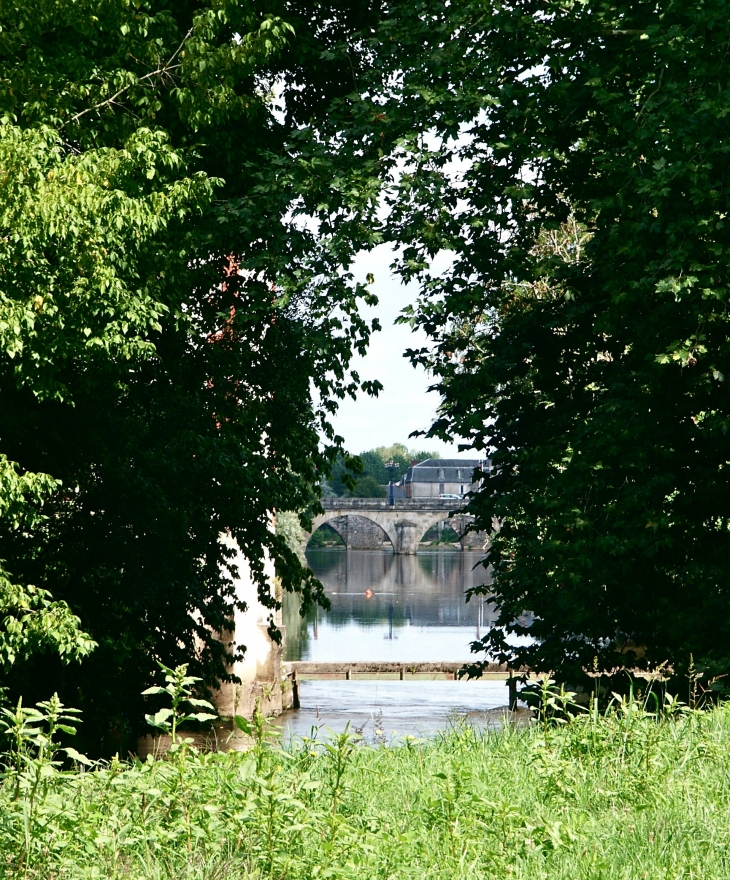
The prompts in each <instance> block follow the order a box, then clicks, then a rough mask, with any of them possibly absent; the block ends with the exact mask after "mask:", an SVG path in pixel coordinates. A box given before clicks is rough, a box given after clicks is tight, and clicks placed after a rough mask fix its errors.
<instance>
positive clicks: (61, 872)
mask: <svg viewBox="0 0 730 880" xmlns="http://www.w3.org/2000/svg"><path fill="white" fill-rule="evenodd" d="M454 686H455V687H468V685H458V684H457V685H454ZM558 700H559V695H558ZM653 706H654V703H653V701H649V704H648V707H649V708H651V707H653ZM666 708H667V713H666V714H665V715H664V717H659V718H657V716H656V715H652V714H650V713H649V712H647V711H646V710H647V706H644V705H642V704H641V703H630V702H623V703H619V704H617V705H614V706H613V707H612V709H611V710H610V711H609V712H608V713H607V714H606V715H605V716H599V715H597V714H586V715H582V716H579V717H578V718H575V719H573V720H572V721H571V722H570V723H568V724H565V725H563V726H553V725H550V724H545V725H542V724H538V725H533V726H531V727H529V728H526V729H524V728H523V729H514V728H510V727H505V728H503V729H501V730H486V731H483V732H478V731H475V730H474V729H472V728H470V727H468V726H462V725H458V724H457V725H456V726H455V727H454V729H453V730H451V731H450V732H447V733H445V734H443V735H441V736H439V737H437V738H436V739H435V740H432V741H418V740H414V739H412V738H410V739H409V738H405V739H403V738H401V739H400V741H399V743H398V744H397V745H392V746H388V745H385V744H383V742H382V741H383V739H384V734H383V733H382V732H380V731H372V730H370V731H368V733H369V734H370V735H371V736H372V735H373V733H374V735H375V739H376V743H375V744H373V745H370V746H357V745H356V738H355V737H353V736H351V735H349V736H348V734H344V735H340V736H332V737H331V738H329V739H327V737H326V736H325V735H324V734H321V735H320V738H318V740H317V741H312V740H305V741H304V742H299V743H296V744H294V745H293V746H292V747H287V748H281V747H280V746H277V745H276V744H275V743H274V744H273V745H267V743H266V742H265V740H264V736H265V731H264V728H263V725H262V724H261V721H260V719H258V725H256V726H254V727H253V728H252V729H251V728H247V729H248V730H249V731H250V733H251V734H252V741H250V743H249V745H250V747H249V749H248V751H245V752H229V753H227V754H225V753H220V752H218V753H212V754H206V753H202V754H199V753H196V752H194V751H190V750H189V749H188V748H187V747H186V746H182V747H181V746H180V745H179V743H178V749H177V751H176V752H175V753H174V754H173V755H172V756H170V757H169V758H168V759H167V760H152V759H151V758H150V759H148V760H146V761H139V760H138V761H134V762H126V761H120V760H118V759H114V760H112V761H111V763H108V764H99V765H97V766H95V767H88V766H87V767H86V768H85V772H76V771H70V770H67V771H60V770H59V768H58V767H54V766H53V764H52V763H51V761H52V758H53V755H52V746H50V745H49V742H48V732H49V726H50V723H51V722H50V721H48V720H45V721H44V719H49V716H50V715H51V714H52V713H53V712H55V713H56V714H55V715H53V716H52V718H55V719H56V723H57V722H58V721H59V717H58V716H59V713H60V714H61V715H63V714H64V713H63V711H62V710H60V709H59V707H57V706H56V707H55V708H54V706H52V705H50V704H46V705H45V706H42V707H40V708H39V710H38V713H37V714H38V717H37V718H36V720H35V722H30V721H29V722H28V724H27V728H30V729H33V730H41V731H42V736H41V737H40V740H39V742H38V744H37V745H36V746H33V745H30V744H29V742H28V740H29V739H32V737H31V735H30V734H29V732H28V730H26V733H25V737H24V736H23V735H21V736H20V737H18V738H16V740H15V741H14V746H13V749H12V750H11V752H10V753H9V754H7V755H6V756H5V760H6V762H7V764H8V767H7V771H6V774H5V779H4V781H3V783H2V785H1V786H0V811H2V815H3V822H2V823H0V860H2V865H3V874H4V876H6V877H11V878H12V877H24V878H28V880H34V878H47V877H56V878H59V880H61V878H73V880H81V878H97V877H98V878H101V877H103V878H134V880H138V878H139V880H142V878H150V880H151V878H163V877H185V878H186V880H193V878H200V880H203V878H206V880H212V878H219V877H221V878H222V877H229V876H240V877H247V878H252V880H253V878H256V880H258V878H264V877H287V878H291V880H298V878H302V880H304V878H313V877H337V878H350V877H352V878H356V877H357V878H360V877H367V878H372V880H388V878H393V877H398V878H411V877H412V878H434V880H436V878H443V880H454V878H470V880H471V878H477V880H481V878H484V880H487V878H493V877H514V878H522V880H542V878H544V880H547V878H550V880H578V878H586V880H594V878H597V877H601V878H604V880H624V878H629V877H630V878H646V880H665V878H667V877H702V878H703V880H725V878H726V877H727V876H728V868H729V865H728V843H729V841H728V833H729V832H728V823H727V814H728V810H729V809H730V786H729V785H728V779H730V750H728V739H729V737H730V711H729V710H728V706H727V705H722V706H720V707H717V708H715V709H713V710H712V711H709V712H691V711H688V710H687V709H682V708H681V707H679V706H677V705H676V704H674V705H667V707H666ZM66 716H67V717H66V720H65V721H64V722H61V723H65V725H66V726H69V727H73V726H74V720H73V713H70V714H69V713H66ZM244 726H245V725H244ZM219 735H220V736H222V737H225V736H226V731H223V730H221V731H219ZM378 740H379V741H380V744H378ZM239 742H240V741H239ZM15 744H19V745H18V747H16V745H15ZM41 749H44V750H45V751H44V752H43V754H42V755H41V753H40V750H41ZM18 754H22V755H23V757H24V760H22V761H20V762H18V760H17V756H18ZM72 756H73V753H72ZM59 757H60V756H59ZM76 757H77V760H79V759H80V760H84V759H83V757H82V756H79V755H78V754H77V755H76Z"/></svg>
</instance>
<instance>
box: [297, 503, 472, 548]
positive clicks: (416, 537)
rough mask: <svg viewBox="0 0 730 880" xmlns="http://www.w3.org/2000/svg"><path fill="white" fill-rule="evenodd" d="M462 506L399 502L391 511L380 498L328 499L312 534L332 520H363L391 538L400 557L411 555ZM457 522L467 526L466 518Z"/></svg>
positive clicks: (463, 516)
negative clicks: (422, 541) (426, 535)
mask: <svg viewBox="0 0 730 880" xmlns="http://www.w3.org/2000/svg"><path fill="white" fill-rule="evenodd" d="M463 506H464V504H463V502H459V501H457V502H454V501H451V500H447V499H442V498H423V499H421V498H398V499H396V501H395V503H394V505H393V506H392V507H391V506H390V504H389V503H388V501H387V500H386V499H381V498H325V499H323V501H322V507H324V513H321V514H319V515H318V516H316V517H315V518H314V520H313V522H312V532H315V531H316V530H317V529H318V528H319V527H320V526H322V525H324V524H325V523H327V522H330V521H331V520H335V519H338V518H340V517H345V516H360V517H364V518H365V519H368V520H370V521H371V522H373V523H375V524H376V525H378V526H379V527H380V528H381V529H382V530H383V531H384V532H385V534H386V535H387V536H388V538H389V539H390V542H391V543H392V545H393V550H394V552H395V553H397V554H407V555H409V554H412V553H416V551H417V550H418V545H419V543H420V541H421V538H422V537H423V535H425V534H426V532H427V531H428V530H429V529H430V528H431V527H432V526H435V525H436V524H437V523H440V522H443V521H444V520H446V519H448V517H449V514H450V513H451V512H454V511H458V510H460V509H461V508H463ZM455 519H457V521H458V520H461V521H462V523H464V525H463V527H462V528H461V529H460V530H459V531H460V533H461V532H463V529H464V528H465V527H466V526H465V523H466V516H465V515H457V517H455Z"/></svg>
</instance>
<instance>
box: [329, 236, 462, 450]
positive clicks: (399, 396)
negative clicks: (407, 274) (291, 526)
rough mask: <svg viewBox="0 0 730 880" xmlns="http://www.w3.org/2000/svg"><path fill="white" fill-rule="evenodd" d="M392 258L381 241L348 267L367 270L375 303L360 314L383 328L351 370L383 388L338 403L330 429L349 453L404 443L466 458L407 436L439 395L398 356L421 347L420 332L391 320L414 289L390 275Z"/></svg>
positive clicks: (361, 276)
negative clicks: (337, 435) (373, 320)
mask: <svg viewBox="0 0 730 880" xmlns="http://www.w3.org/2000/svg"><path fill="white" fill-rule="evenodd" d="M392 260H393V253H392V251H391V249H390V248H389V247H387V246H385V245H383V246H381V247H379V248H376V249H375V250H374V251H372V252H371V253H369V254H361V255H360V256H359V257H358V259H357V261H356V263H355V266H354V268H353V274H354V275H355V278H356V279H357V280H358V281H362V282H364V281H365V276H366V275H367V274H368V272H372V274H373V275H374V276H375V283H374V284H373V285H371V287H370V289H371V290H372V292H373V293H374V294H375V295H376V296H377V297H378V299H379V300H380V302H379V303H378V305H377V306H375V307H374V308H368V307H363V316H364V317H366V318H367V319H368V320H372V318H374V317H377V318H378V319H379V320H380V323H381V325H382V328H383V329H382V330H381V331H380V332H379V333H374V334H373V335H372V337H371V342H370V348H369V349H368V353H367V355H366V356H365V357H364V358H361V357H356V358H355V359H354V360H353V368H354V369H356V370H357V371H358V372H359V374H360V379H361V380H364V379H371V380H372V379H378V380H380V382H382V384H383V386H384V389H383V391H381V392H380V395H379V396H378V397H377V398H372V397H368V396H367V395H360V396H359V397H358V399H357V400H356V401H353V400H350V399H349V398H348V399H347V400H344V401H342V402H341V403H340V410H339V412H338V414H337V415H336V416H335V418H334V421H333V424H334V427H335V430H336V431H337V432H338V433H339V434H341V435H342V436H343V437H344V438H345V447H346V449H347V450H348V451H349V452H352V453H360V452H364V451H365V450H368V449H372V448H373V447H375V446H390V445H391V444H392V443H405V444H406V446H408V447H410V448H416V449H430V450H434V451H439V452H440V453H441V454H442V455H443V456H444V457H449V458H451V457H454V456H459V455H460V456H462V457H468V455H469V453H468V452H462V453H459V450H458V444H457V443H453V444H445V443H443V442H441V441H438V440H426V439H424V438H423V437H414V438H410V439H409V437H408V435H409V434H410V433H411V431H416V430H424V429H426V428H428V427H430V425H431V422H432V420H433V419H434V418H435V415H436V407H437V406H438V403H439V398H438V395H437V394H436V393H435V392H433V391H432V392H430V393H429V392H427V389H428V386H429V384H430V383H429V377H428V375H427V374H426V372H425V370H423V369H422V368H418V369H414V368H413V367H412V366H411V363H410V361H409V360H408V359H407V358H404V357H403V353H404V352H405V350H406V348H417V347H420V346H421V345H423V344H424V343H425V342H426V335H425V334H424V333H422V332H420V331H418V332H415V333H414V332H413V331H411V329H410V328H409V327H408V326H405V325H394V324H393V322H394V321H395V319H396V318H397V317H398V315H399V314H400V312H401V311H402V309H403V308H405V306H407V305H409V304H410V303H412V302H414V300H415V298H416V295H417V292H418V288H417V286H416V285H408V286H407V287H406V286H404V285H403V284H401V283H400V281H399V280H398V279H397V278H395V277H393V275H392V274H391V271H390V269H389V265H390V263H391V262H392Z"/></svg>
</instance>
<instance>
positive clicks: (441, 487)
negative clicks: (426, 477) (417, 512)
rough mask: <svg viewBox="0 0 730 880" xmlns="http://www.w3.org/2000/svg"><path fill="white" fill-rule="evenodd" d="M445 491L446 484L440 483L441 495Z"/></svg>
mask: <svg viewBox="0 0 730 880" xmlns="http://www.w3.org/2000/svg"><path fill="white" fill-rule="evenodd" d="M444 492H445V490H444V484H443V483H439V495H443V494H444Z"/></svg>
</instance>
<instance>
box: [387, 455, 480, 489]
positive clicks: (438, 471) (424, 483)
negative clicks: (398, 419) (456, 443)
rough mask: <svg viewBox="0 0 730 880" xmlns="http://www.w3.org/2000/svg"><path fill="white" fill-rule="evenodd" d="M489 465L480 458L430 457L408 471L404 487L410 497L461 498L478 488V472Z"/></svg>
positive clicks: (404, 479) (403, 482)
mask: <svg viewBox="0 0 730 880" xmlns="http://www.w3.org/2000/svg"><path fill="white" fill-rule="evenodd" d="M487 465H488V462H487V461H485V460H484V459H478V458H427V459H426V460H425V461H422V462H419V463H418V464H414V465H413V466H412V467H409V468H408V471H407V472H406V475H405V477H404V478H403V481H402V484H403V486H404V488H405V495H406V498H438V497H439V495H456V496H457V497H459V498H461V497H462V496H463V495H465V494H466V493H467V492H470V491H471V490H472V488H474V486H475V484H474V482H473V480H472V477H473V475H474V471H475V470H476V469H480V470H481V469H482V468H484V467H486V466H487Z"/></svg>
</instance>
